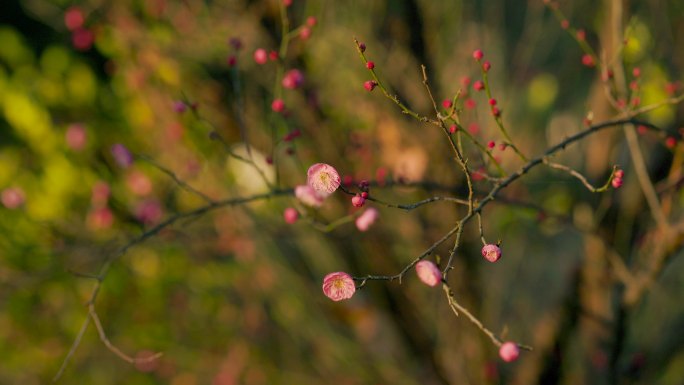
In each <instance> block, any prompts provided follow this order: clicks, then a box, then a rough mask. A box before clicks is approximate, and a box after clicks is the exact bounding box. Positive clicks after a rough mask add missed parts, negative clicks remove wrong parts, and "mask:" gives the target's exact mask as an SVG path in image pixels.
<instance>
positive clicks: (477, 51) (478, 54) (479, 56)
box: [473, 49, 484, 61]
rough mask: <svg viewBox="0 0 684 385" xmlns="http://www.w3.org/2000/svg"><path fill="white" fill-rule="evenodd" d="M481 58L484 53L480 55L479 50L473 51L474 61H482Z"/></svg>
mask: <svg viewBox="0 0 684 385" xmlns="http://www.w3.org/2000/svg"><path fill="white" fill-rule="evenodd" d="M483 57H484V53H482V51H481V50H479V49H476V50H475V51H473V58H474V59H475V60H477V61H480V60H482V58H483Z"/></svg>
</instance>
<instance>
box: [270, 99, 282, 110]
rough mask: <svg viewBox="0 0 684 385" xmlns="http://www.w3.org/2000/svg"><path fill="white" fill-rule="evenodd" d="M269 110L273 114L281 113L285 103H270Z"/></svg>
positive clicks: (277, 100) (278, 100) (277, 101)
mask: <svg viewBox="0 0 684 385" xmlns="http://www.w3.org/2000/svg"><path fill="white" fill-rule="evenodd" d="M271 109H272V110H273V111H275V112H283V111H284V110H285V102H283V99H275V100H274V101H273V103H271Z"/></svg>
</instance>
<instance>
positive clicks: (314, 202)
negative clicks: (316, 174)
mask: <svg viewBox="0 0 684 385" xmlns="http://www.w3.org/2000/svg"><path fill="white" fill-rule="evenodd" d="M295 196H296V197H297V199H299V201H300V202H302V203H303V204H305V205H307V206H310V207H320V206H322V205H323V200H324V199H325V197H324V196H322V195H321V194H319V193H317V192H316V191H315V190H314V189H313V188H311V186H309V185H306V184H304V185H299V186H297V187H295Z"/></svg>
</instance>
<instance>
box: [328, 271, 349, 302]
mask: <svg viewBox="0 0 684 385" xmlns="http://www.w3.org/2000/svg"><path fill="white" fill-rule="evenodd" d="M354 292H356V286H355V285H354V280H353V279H352V277H351V275H349V274H347V273H345V272H343V271H338V272H335V273H330V274H328V275H326V276H325V277H324V278H323V294H325V295H326V297H328V298H330V299H331V300H333V301H342V300H344V299H349V298H351V297H352V296H353V295H354Z"/></svg>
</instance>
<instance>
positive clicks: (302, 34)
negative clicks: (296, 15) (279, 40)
mask: <svg viewBox="0 0 684 385" xmlns="http://www.w3.org/2000/svg"><path fill="white" fill-rule="evenodd" d="M310 37H311V28H310V27H308V26H304V27H302V29H300V30H299V38H300V39H302V40H308V39H309V38H310Z"/></svg>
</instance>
